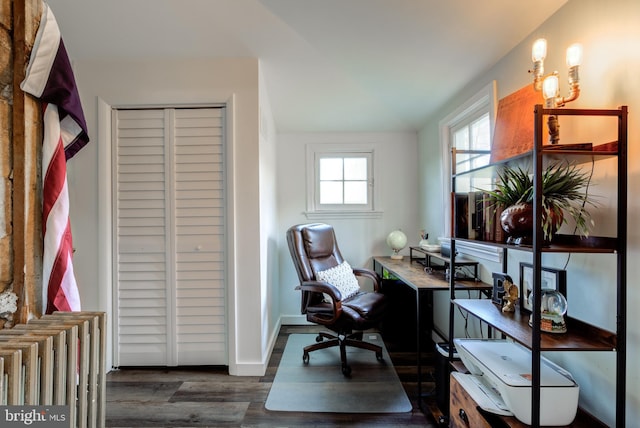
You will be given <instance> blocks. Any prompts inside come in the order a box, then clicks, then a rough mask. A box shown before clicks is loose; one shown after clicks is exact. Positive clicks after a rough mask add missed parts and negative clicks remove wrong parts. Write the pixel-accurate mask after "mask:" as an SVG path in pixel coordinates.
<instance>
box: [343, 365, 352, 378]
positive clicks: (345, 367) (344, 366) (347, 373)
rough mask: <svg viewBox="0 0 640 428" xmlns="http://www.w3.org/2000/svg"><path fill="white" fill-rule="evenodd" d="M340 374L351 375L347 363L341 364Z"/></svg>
mask: <svg viewBox="0 0 640 428" xmlns="http://www.w3.org/2000/svg"><path fill="white" fill-rule="evenodd" d="M342 374H343V375H344V376H345V377H350V376H351V366H349V365H347V364H343V365H342Z"/></svg>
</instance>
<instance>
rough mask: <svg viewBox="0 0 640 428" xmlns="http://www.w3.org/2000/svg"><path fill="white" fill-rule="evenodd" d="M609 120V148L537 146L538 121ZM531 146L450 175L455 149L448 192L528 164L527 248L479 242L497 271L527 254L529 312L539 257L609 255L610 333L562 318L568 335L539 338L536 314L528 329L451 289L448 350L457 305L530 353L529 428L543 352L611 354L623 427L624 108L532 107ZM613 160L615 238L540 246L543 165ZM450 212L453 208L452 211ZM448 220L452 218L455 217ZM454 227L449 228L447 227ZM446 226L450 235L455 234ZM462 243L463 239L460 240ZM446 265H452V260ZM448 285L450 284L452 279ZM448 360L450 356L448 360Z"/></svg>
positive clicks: (521, 320)
mask: <svg viewBox="0 0 640 428" xmlns="http://www.w3.org/2000/svg"><path fill="white" fill-rule="evenodd" d="M550 115H556V116H590V117H594V116H600V117H602V116H611V117H616V118H617V120H618V130H617V135H618V139H617V142H616V143H615V144H612V143H608V144H603V145H601V146H594V147H593V149H592V150H571V149H569V150H564V149H562V148H560V149H558V146H555V147H552V148H549V147H546V146H544V145H543V140H544V135H543V134H544V133H543V130H544V126H543V125H544V118H546V117H548V116H550ZM533 120H534V144H533V150H531V151H530V152H527V153H524V154H521V155H518V156H517V157H516V158H511V159H508V160H503V161H501V162H500V163H499V164H493V165H488V166H486V167H482V168H476V169H474V170H470V171H465V172H462V173H459V174H456V171H455V165H456V161H455V157H456V155H457V153H456V151H455V149H454V151H453V156H452V177H451V180H452V182H451V184H452V192H454V193H455V189H456V178H457V177H461V176H466V175H469V174H482V175H486V174H487V172H490V173H492V172H493V171H494V170H495V169H496V168H499V167H500V166H501V165H504V164H507V163H510V162H523V161H527V160H529V159H530V160H531V162H532V164H533V173H534V233H533V243H532V245H530V246H514V245H507V244H503V243H492V242H487V241H483V243H485V244H488V245H495V246H498V247H501V248H503V251H504V254H503V255H504V257H503V259H502V260H503V272H507V254H506V253H507V252H508V251H509V250H510V249H514V250H518V251H529V252H531V256H532V264H533V285H534V289H533V293H534V302H533V307H534V308H539V307H540V305H541V292H540V290H541V267H542V263H541V256H542V254H543V253H592V254H613V255H614V256H615V258H616V274H617V275H616V277H617V284H616V285H617V287H616V291H617V307H616V331H615V332H610V331H607V330H605V329H602V328H600V327H598V326H594V325H589V324H587V323H584V322H582V321H579V320H576V319H572V318H570V317H567V323H568V325H569V332H568V333H565V334H562V335H551V334H545V333H543V332H541V330H540V318H541V315H540V311H533V317H532V324H533V326H534V327H529V323H528V317H525V316H524V315H522V314H520V313H518V311H516V313H514V314H513V315H504V314H501V313H500V312H499V311H496V310H495V306H492V305H493V303H491V301H490V300H471V299H456V296H455V290H454V288H453V287H451V303H450V320H449V341H450V348H453V337H454V323H455V321H454V313H455V311H454V307H455V306H458V307H460V308H461V309H464V310H466V311H467V312H468V313H470V314H472V315H473V316H475V317H477V318H479V319H481V320H482V321H484V322H485V323H487V325H489V326H490V327H491V328H492V329H495V330H497V331H499V332H501V333H502V334H504V335H506V336H509V337H511V338H512V339H513V340H515V341H516V342H518V343H520V344H522V345H524V346H525V347H527V348H529V349H530V350H531V355H532V367H531V373H532V397H531V408H532V410H533V411H532V425H533V426H539V424H540V357H541V352H542V351H545V352H548V351H591V352H593V351H599V352H616V397H615V402H616V424H615V425H616V426H617V427H624V426H625V391H626V318H627V316H626V315H627V314H626V300H627V280H626V272H627V265H626V263H627V257H626V250H627V107H626V106H622V107H620V108H618V109H609V110H607V109H558V108H555V109H546V108H543V106H542V105H537V106H536V107H535V111H534V118H533ZM611 157H615V158H617V168H618V176H617V192H618V196H617V197H618V200H617V230H616V235H615V236H609V237H590V238H589V239H580V238H579V237H576V236H567V235H559V236H557V237H554V240H553V244H552V245H550V246H543V233H542V225H541V218H542V172H543V163H545V162H547V161H549V160H550V159H551V160H553V159H560V158H569V159H570V160H571V161H572V162H578V163H580V162H582V161H584V162H597V161H598V160H600V159H604V158H611ZM454 209H455V208H454ZM453 218H454V219H455V218H456V215H455V212H454V213H453ZM453 226H455V225H453ZM455 230H456V229H455V227H452V231H455ZM456 240H458V241H460V240H461V239H458V238H455V237H454V236H452V237H451V253H452V254H455V242H456ZM462 240H463V241H464V239H462ZM450 264H451V266H454V265H455V259H454V258H453V257H452V258H451V262H450ZM452 281H453V280H452ZM450 357H452V355H450Z"/></svg>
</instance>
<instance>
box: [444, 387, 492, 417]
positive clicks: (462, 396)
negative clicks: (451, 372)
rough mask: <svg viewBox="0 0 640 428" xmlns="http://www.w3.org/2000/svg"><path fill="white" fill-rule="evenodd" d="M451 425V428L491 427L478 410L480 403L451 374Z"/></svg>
mask: <svg viewBox="0 0 640 428" xmlns="http://www.w3.org/2000/svg"><path fill="white" fill-rule="evenodd" d="M449 380H450V382H451V386H450V391H451V392H450V395H449V413H450V414H449V427H450V428H491V425H489V423H488V422H487V420H486V419H485V418H484V417H483V416H482V414H480V412H479V411H478V405H477V404H476V402H475V401H473V399H472V398H471V396H470V395H469V394H467V391H465V389H464V388H463V387H462V386H461V385H460V384H459V383H458V381H457V380H456V378H455V377H453V376H450V377H449Z"/></svg>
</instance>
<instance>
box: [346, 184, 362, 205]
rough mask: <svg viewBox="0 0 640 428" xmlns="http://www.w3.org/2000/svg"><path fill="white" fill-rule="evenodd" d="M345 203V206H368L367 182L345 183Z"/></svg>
mask: <svg viewBox="0 0 640 428" xmlns="http://www.w3.org/2000/svg"><path fill="white" fill-rule="evenodd" d="M344 203H345V204H366V203H367V182H366V181H345V183H344Z"/></svg>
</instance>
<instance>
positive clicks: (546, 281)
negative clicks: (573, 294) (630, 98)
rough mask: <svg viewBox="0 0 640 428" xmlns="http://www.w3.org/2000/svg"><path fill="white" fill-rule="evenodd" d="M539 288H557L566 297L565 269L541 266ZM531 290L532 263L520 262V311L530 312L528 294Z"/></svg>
mask: <svg viewBox="0 0 640 428" xmlns="http://www.w3.org/2000/svg"><path fill="white" fill-rule="evenodd" d="M540 282H541V284H540V289H545V288H550V289H552V290H558V291H559V292H560V293H562V295H563V296H564V297H567V271H566V270H562V269H551V268H546V267H543V268H541V269H540ZM532 290H533V265H532V264H531V263H520V311H521V312H523V313H527V314H530V313H531V310H532V309H533V308H532V307H531V305H530V304H529V295H531V292H532Z"/></svg>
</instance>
